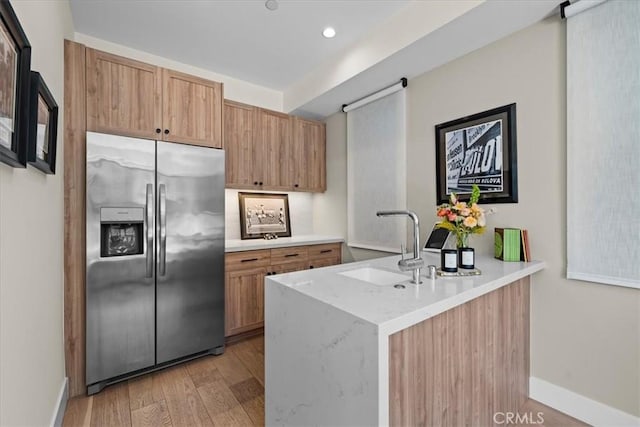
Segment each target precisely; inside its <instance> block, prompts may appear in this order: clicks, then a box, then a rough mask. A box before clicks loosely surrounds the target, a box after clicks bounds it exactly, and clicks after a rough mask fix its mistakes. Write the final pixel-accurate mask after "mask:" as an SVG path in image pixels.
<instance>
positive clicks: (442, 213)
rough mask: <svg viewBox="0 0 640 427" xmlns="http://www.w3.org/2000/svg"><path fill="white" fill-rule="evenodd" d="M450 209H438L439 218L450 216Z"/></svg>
mask: <svg viewBox="0 0 640 427" xmlns="http://www.w3.org/2000/svg"><path fill="white" fill-rule="evenodd" d="M449 212H450V211H449V209H447V208H440V209H438V216H440V217H443V216H447V215H449Z"/></svg>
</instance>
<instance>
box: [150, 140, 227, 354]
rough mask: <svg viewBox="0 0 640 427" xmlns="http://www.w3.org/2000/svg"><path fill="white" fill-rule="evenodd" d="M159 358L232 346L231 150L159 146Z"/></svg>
mask: <svg viewBox="0 0 640 427" xmlns="http://www.w3.org/2000/svg"><path fill="white" fill-rule="evenodd" d="M157 180H158V190H157V194H158V198H157V204H158V210H157V230H158V245H157V256H158V262H157V281H156V283H157V286H156V292H157V297H156V301H157V308H156V310H157V319H156V328H157V329H156V331H157V339H156V357H157V363H163V362H167V361H170V360H174V359H177V358H180V357H183V356H187V355H191V354H194V353H198V352H201V351H204V350H209V349H213V348H215V347H218V346H222V345H223V344H224V151H222V150H216V149H212V148H205V147H195V146H189V145H182V144H172V143H165V142H158V145H157Z"/></svg>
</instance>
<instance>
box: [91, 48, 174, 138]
mask: <svg viewBox="0 0 640 427" xmlns="http://www.w3.org/2000/svg"><path fill="white" fill-rule="evenodd" d="M86 72H87V74H86V81H87V83H86V84H87V130H89V131H94V132H106V133H113V134H117V135H126V136H133V137H140V138H152V139H155V138H157V133H156V129H158V128H159V127H160V126H162V104H161V99H162V97H161V90H162V76H161V73H160V68H158V67H155V66H153V65H149V64H144V63H142V62H138V61H133V60H131V59H127V58H123V57H120V56H116V55H111V54H109V53H105V52H100V51H98V50H94V49H87V53H86Z"/></svg>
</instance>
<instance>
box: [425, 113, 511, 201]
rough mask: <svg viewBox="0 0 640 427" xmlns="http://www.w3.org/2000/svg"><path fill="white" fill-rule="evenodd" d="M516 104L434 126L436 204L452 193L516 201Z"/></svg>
mask: <svg viewBox="0 0 640 427" xmlns="http://www.w3.org/2000/svg"><path fill="white" fill-rule="evenodd" d="M516 139H517V138H516V104H509V105H504V106H502V107H498V108H494V109H492V110H488V111H483V112H482V113H478V114H474V115H472V116H467V117H462V118H460V119H456V120H452V121H449V122H446V123H442V124H439V125H437V126H436V188H437V198H438V201H437V204H441V203H447V202H448V200H449V196H450V195H451V193H456V195H458V196H459V198H460V199H461V200H468V199H469V198H470V196H471V188H472V185H473V184H476V185H477V186H478V187H479V188H480V200H479V201H478V203H517V202H518V156H517V147H516Z"/></svg>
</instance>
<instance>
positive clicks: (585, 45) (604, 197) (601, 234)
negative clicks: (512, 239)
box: [550, 0, 640, 288]
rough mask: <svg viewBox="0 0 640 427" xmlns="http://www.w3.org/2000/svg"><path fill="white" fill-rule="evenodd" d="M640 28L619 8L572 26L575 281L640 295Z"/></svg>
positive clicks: (570, 187)
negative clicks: (617, 287) (639, 290)
mask: <svg viewBox="0 0 640 427" xmlns="http://www.w3.org/2000/svg"><path fill="white" fill-rule="evenodd" d="M639 22H640V2H637V1H614V0H610V1H607V2H605V3H602V4H600V5H598V6H595V7H593V8H591V9H588V10H586V11H584V12H582V13H579V14H578V15H576V16H574V17H571V18H569V19H568V20H567V277H568V278H570V279H579V280H587V281H592V282H599V283H606V284H611V285H620V286H630V287H634V288H640V25H639V24H638V23H639ZM550 220H552V219H550Z"/></svg>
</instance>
